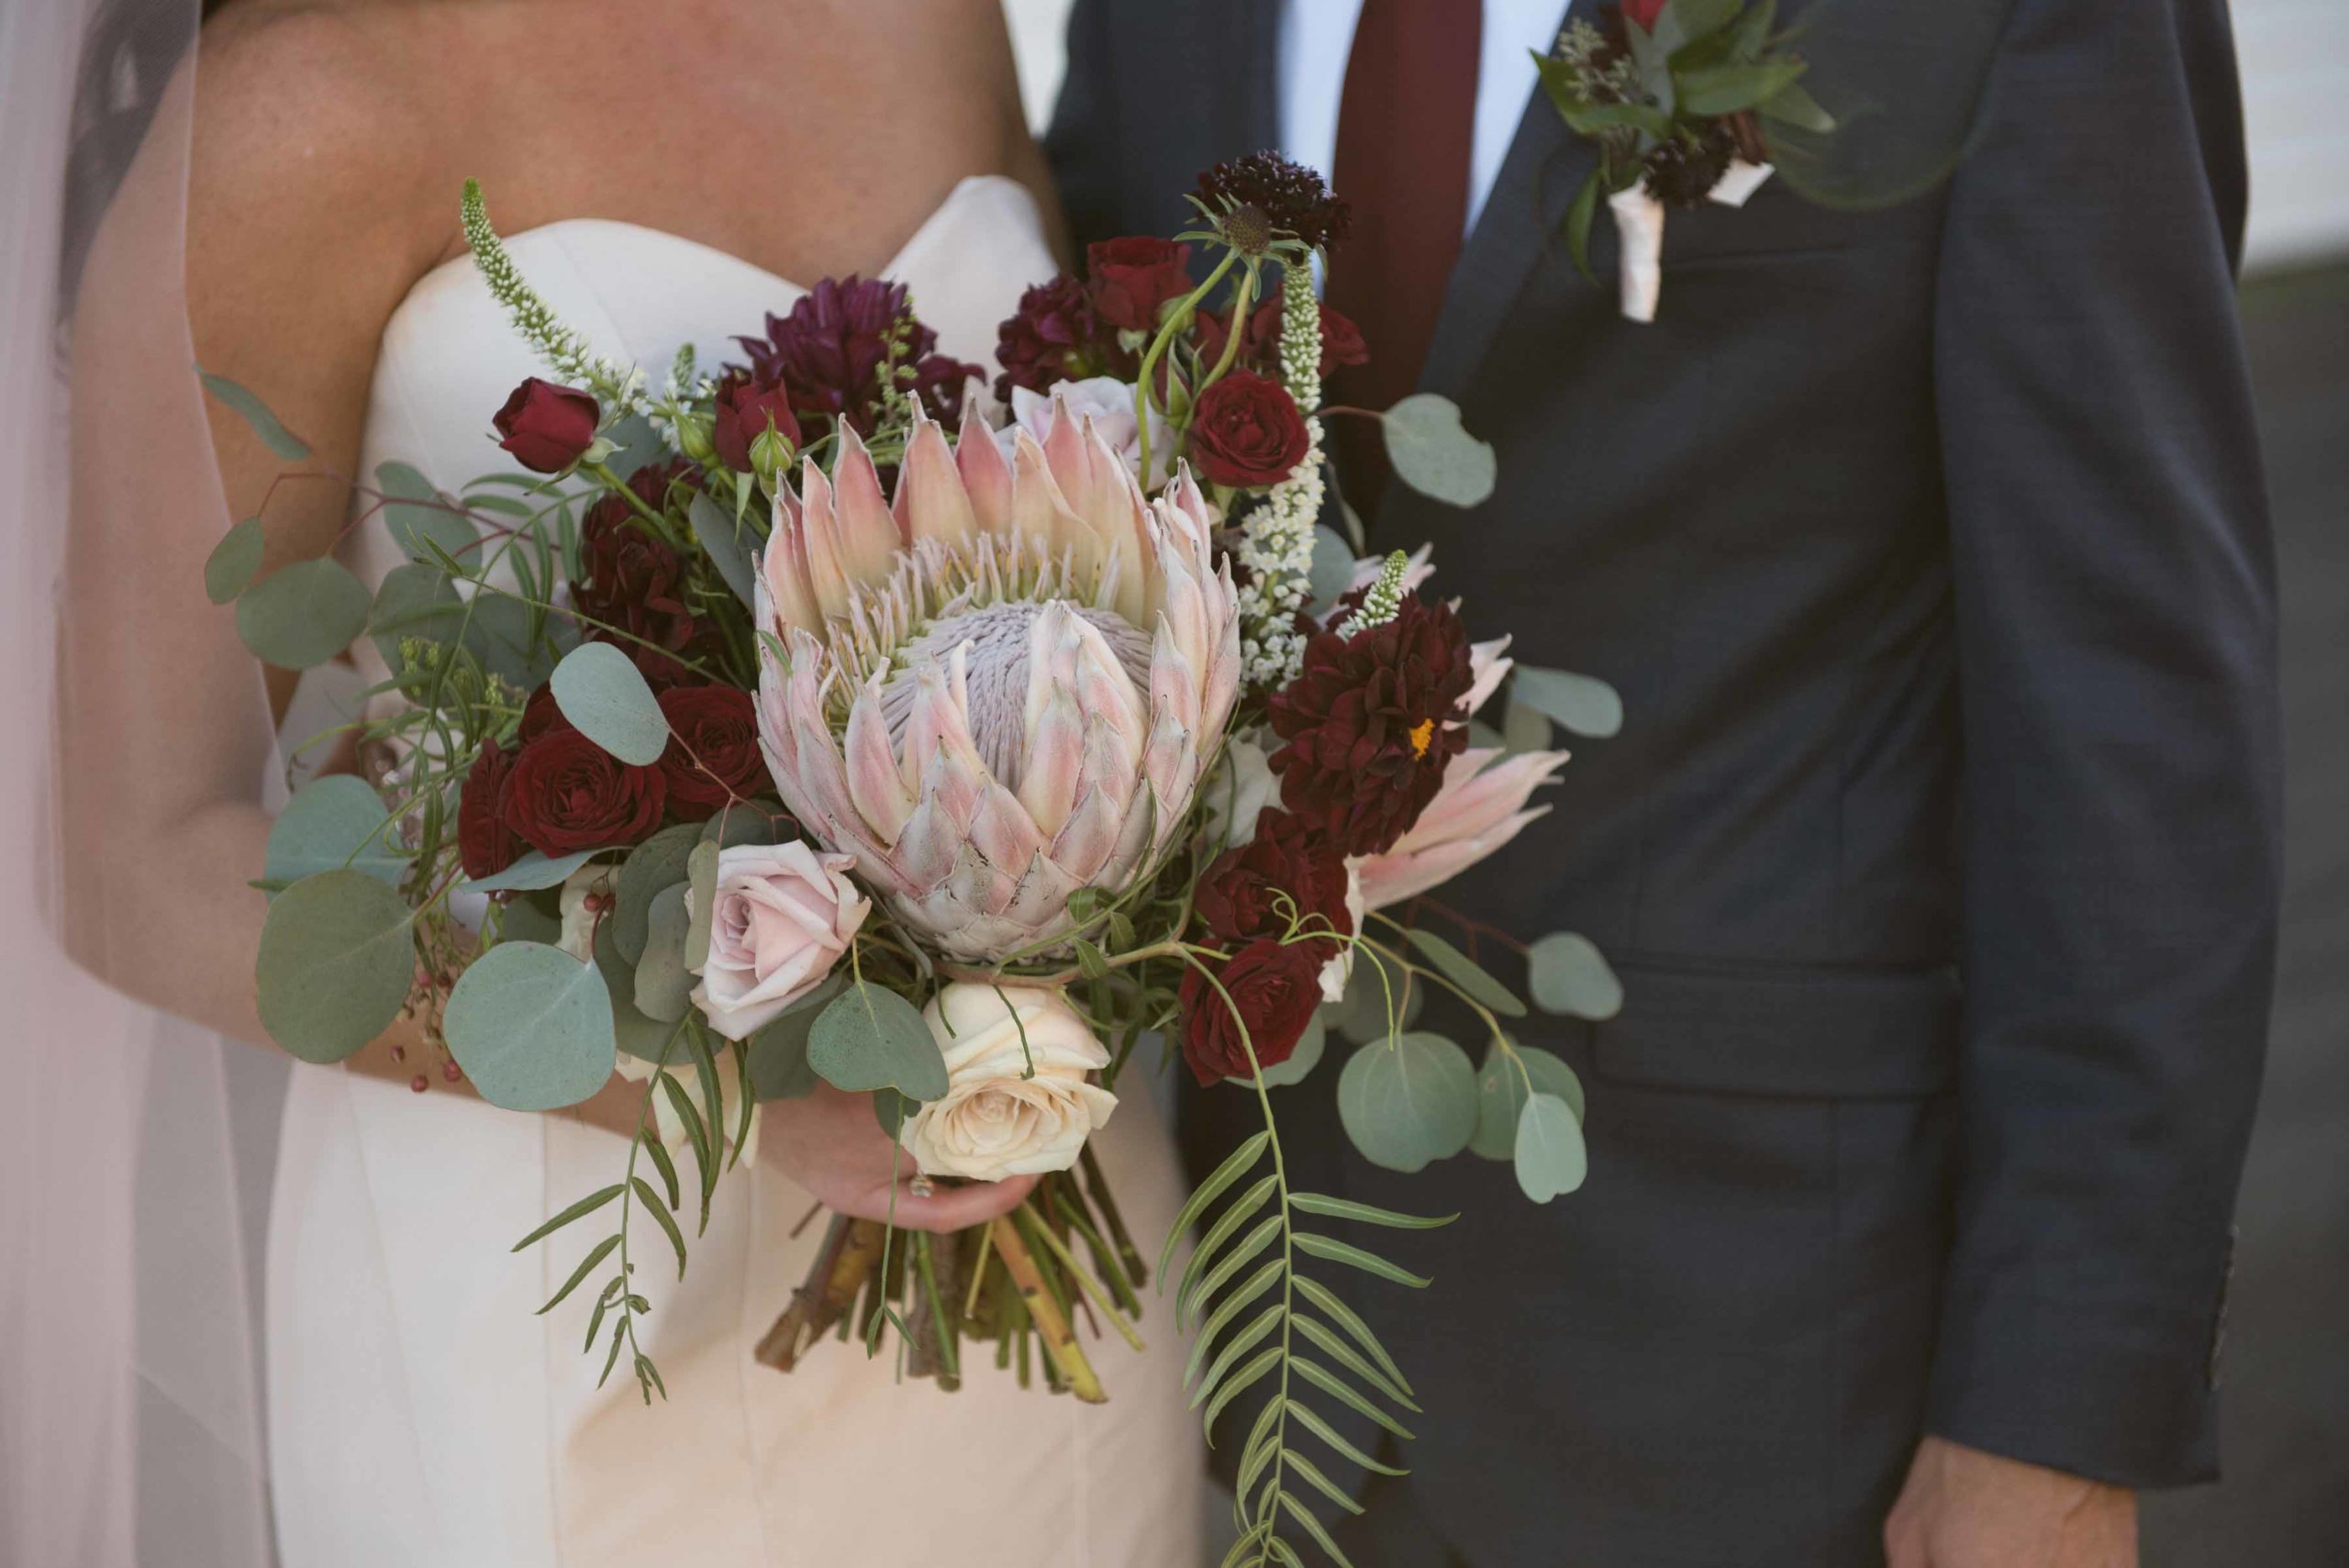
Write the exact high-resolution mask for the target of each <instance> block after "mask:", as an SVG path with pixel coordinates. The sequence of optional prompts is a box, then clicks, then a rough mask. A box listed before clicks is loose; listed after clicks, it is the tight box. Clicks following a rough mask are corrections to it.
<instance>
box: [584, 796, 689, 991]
mask: <svg viewBox="0 0 2349 1568" xmlns="http://www.w3.org/2000/svg"><path fill="white" fill-rule="evenodd" d="M699 842H701V827H700V825H699V824H698V823H693V822H680V823H677V824H676V825H674V827H668V828H662V829H661V830H660V831H659V832H658V833H655V834H653V835H652V837H651V838H650V839H647V840H644V842H642V843H641V844H639V845H638V846H637V847H636V848H634V849H633V850H630V851H629V852H628V858H627V859H626V860H624V861H622V862H620V872H619V875H618V878H616V879H615V880H614V882H613V884H612V892H613V895H614V896H615V898H616V899H617V900H618V903H617V905H616V906H615V907H614V908H613V910H612V915H611V918H610V919H608V920H607V921H606V922H605V924H606V925H607V926H609V927H610V928H611V931H612V942H613V945H614V946H615V947H617V948H618V950H619V955H620V957H622V958H623V959H626V960H627V961H628V963H629V967H630V968H634V967H635V965H636V962H637V961H638V960H639V959H640V958H642V957H643V956H644V920H645V916H646V914H647V912H648V911H650V910H651V907H652V898H653V895H655V894H657V893H660V892H661V891H662V890H663V889H664V888H669V887H674V886H677V885H679V884H683V883H684V882H685V875H686V872H685V862H686V858H687V857H688V856H690V855H691V854H692V853H693V851H694V846H695V845H696V844H697V843H699Z"/></svg>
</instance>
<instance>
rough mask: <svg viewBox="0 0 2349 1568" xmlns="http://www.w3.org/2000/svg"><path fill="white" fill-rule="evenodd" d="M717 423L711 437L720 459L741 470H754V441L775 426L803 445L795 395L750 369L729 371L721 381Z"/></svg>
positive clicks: (794, 444)
mask: <svg viewBox="0 0 2349 1568" xmlns="http://www.w3.org/2000/svg"><path fill="white" fill-rule="evenodd" d="M716 416H717V417H716V423H715V424H714V425H713V426H712V428H711V429H710V433H709V439H710V442H711V444H712V445H714V446H716V447H717V449H718V461H719V462H723V463H724V464H725V465H726V466H727V467H729V468H730V469H732V470H733V471H734V472H735V473H750V472H751V442H752V441H754V440H756V439H758V438H759V437H761V436H763V435H764V434H765V433H766V432H767V431H768V430H770V429H772V430H773V431H774V433H775V434H777V435H779V436H781V437H782V438H783V439H785V440H786V441H789V442H790V443H791V446H792V450H795V451H796V450H798V447H799V421H798V420H797V419H796V418H794V417H792V413H791V395H790V393H789V392H787V391H785V388H784V384H783V383H781V382H779V381H760V380H758V379H756V378H755V377H753V376H752V375H751V373H750V372H749V371H742V370H738V371H729V372H728V373H727V375H726V377H725V379H724V380H722V381H720V382H719V383H718V404H717V410H716Z"/></svg>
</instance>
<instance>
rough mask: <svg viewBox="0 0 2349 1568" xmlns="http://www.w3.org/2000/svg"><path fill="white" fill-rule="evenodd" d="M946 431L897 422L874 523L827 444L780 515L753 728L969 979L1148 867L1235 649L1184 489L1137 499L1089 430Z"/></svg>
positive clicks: (1220, 582) (860, 863)
mask: <svg viewBox="0 0 2349 1568" xmlns="http://www.w3.org/2000/svg"><path fill="white" fill-rule="evenodd" d="M841 449H842V450H841V456H840V460H839V462H837V463H836V464H835V466H834V472H833V473H832V474H831V476H830V477H829V478H827V477H826V475H825V474H824V473H822V472H821V471H820V470H819V469H818V468H816V467H815V466H814V465H813V464H812V463H811V464H809V465H807V467H806V469H805V470H804V472H803V474H802V477H801V481H800V486H799V489H798V491H797V492H796V494H795V493H793V492H792V491H790V490H788V489H786V490H785V492H784V494H783V495H782V496H781V497H780V498H779V500H778V501H777V504H776V506H775V509H774V532H773V535H772V537H771V538H770V539H769V540H768V544H767V550H766V552H765V554H764V556H763V559H762V561H761V563H760V571H759V587H758V599H759V604H758V618H759V624H760V626H761V627H762V628H763V629H764V630H766V631H768V632H771V633H773V634H774V643H773V644H764V643H763V648H762V652H761V671H760V679H759V733H760V740H761V743H762V745H763V747H764V749H765V751H766V756H767V763H768V766H769V768H770V769H771V771H772V772H773V773H774V779H775V784H776V787H777V789H778V790H780V791H781V793H782V795H783V797H784V801H785V804H786V805H788V806H790V807H791V809H792V811H793V812H794V814H796V816H797V817H798V818H799V820H800V823H801V825H802V826H803V827H804V828H806V829H807V831H808V832H809V833H810V834H812V835H813V836H814V837H815V838H817V839H818V840H820V841H821V842H822V843H823V844H824V845H825V846H826V847H827V848H829V849H832V850H836V851H841V852H844V853H848V854H852V855H854V856H855V857H856V861H857V870H858V872H859V873H860V874H861V875H862V876H863V878H864V880H865V882H866V884H868V885H869V886H871V887H872V888H873V889H874V892H875V893H877V894H878V895H880V896H881V897H882V898H883V899H884V900H885V902H886V903H887V905H888V906H889V907H890V909H891V910H892V911H893V912H894V913H895V914H896V917H898V919H899V920H901V921H902V922H904V923H905V924H906V925H907V927H909V928H910V929H912V930H913V932H914V933H915V934H916V935H918V937H920V938H921V939H922V940H924V941H925V942H926V943H928V944H929V945H930V946H931V947H932V948H934V949H935V950H936V951H939V952H941V953H942V954H944V955H945V956H946V957H948V958H950V959H953V960H957V961H961V962H973V963H984V962H993V961H995V960H997V959H1000V958H1003V957H1005V956H1007V955H1008V954H1010V953H1012V952H1015V951H1022V950H1031V951H1032V950H1035V949H1037V948H1038V947H1039V946H1040V945H1041V944H1048V943H1049V942H1050V941H1051V940H1052V938H1054V937H1056V936H1058V935H1060V934H1062V933H1063V932H1065V931H1066V930H1067V929H1069V926H1070V921H1069V918H1068V900H1069V897H1070V895H1072V894H1074V893H1075V892H1076V891H1077V890H1078V889H1079V888H1082V887H1098V888H1102V889H1104V890H1106V891H1108V892H1111V893H1116V892H1119V891H1122V890H1123V889H1124V888H1125V887H1126V886H1127V885H1128V884H1130V882H1131V881H1132V880H1133V879H1134V878H1135V877H1136V876H1137V875H1138V874H1140V873H1141V872H1142V871H1144V870H1145V869H1146V868H1147V867H1148V866H1149V865H1150V864H1151V863H1152V862H1153V861H1154V859H1155V852H1156V851H1158V850H1159V849H1160V848H1161V847H1163V845H1164V844H1165V843H1166V841H1167V840H1169V839H1170V838H1172V837H1173V836H1174V834H1175V832H1176V831H1177V829H1178V828H1180V827H1181V825H1182V821H1183V818H1184V816H1185V814H1186V812H1187V811H1188V809H1189V808H1190V806H1191V803H1192V799H1193V796H1194V795H1195V794H1196V793H1197V786H1198V782H1199V776H1200V774H1201V773H1202V772H1203V771H1204V770H1205V769H1206V768H1207V767H1208V766H1209V765H1210V764H1211V763H1212V762H1214V760H1215V757H1216V755H1217V752H1218V750H1219V746H1220V743H1221V740H1222V738H1223V733H1224V728H1225V726H1226V725H1227V724H1228V723H1229V721H1230V717H1231V708H1232V704H1233V701H1234V699H1235V697H1236V695H1237V694H1238V689H1239V670H1240V639H1239V619H1238V608H1237V602H1236V599H1235V595H1234V594H1233V590H1232V584H1231V580H1230V573H1229V571H1228V570H1223V569H1219V568H1218V567H1217V566H1216V565H1215V564H1214V562H1213V558H1212V550H1211V547H1210V544H1209V530H1210V528H1211V527H1212V524H1213V517H1212V515H1211V514H1210V513H1209V512H1208V506H1207V503H1206V500H1205V498H1204V497H1203V496H1202V495H1200V493H1199V491H1198V489H1197V486H1196V485H1195V484H1193V483H1192V482H1191V480H1190V478H1189V476H1188V474H1187V473H1185V474H1180V475H1178V476H1177V478H1176V480H1175V483H1174V484H1171V485H1169V486H1168V487H1167V490H1166V492H1165V493H1164V495H1162V496H1161V497H1160V498H1158V499H1157V500H1155V501H1151V500H1146V499H1145V498H1144V496H1143V495H1142V493H1141V489H1140V488H1139V487H1138V486H1137V485H1136V484H1135V483H1134V480H1133V477H1132V475H1131V474H1130V473H1128V472H1127V470H1126V467H1125V465H1124V463H1123V462H1120V461H1119V457H1118V455H1117V453H1116V452H1115V451H1113V450H1111V449H1110V448H1109V446H1108V443H1107V442H1106V441H1104V440H1103V439H1101V437H1100V436H1099V434H1098V433H1097V431H1095V430H1094V428H1093V427H1092V422H1091V421H1090V420H1089V419H1083V420H1080V419H1077V418H1073V417H1062V418H1057V419H1055V421H1054V423H1053V427H1052V434H1051V435H1050V436H1049V437H1048V438H1047V439H1046V440H1045V441H1044V442H1042V443H1041V444H1039V443H1038V442H1037V441H1036V440H1035V439H1033V438H1032V437H1030V436H1028V435H1027V434H1025V433H1024V432H1023V433H1022V434H1021V435H1020V436H1019V437H1018V438H1017V439H1015V441H1014V442H1013V444H1012V448H1011V450H1010V451H1009V453H1008V454H1007V453H1006V452H1004V451H1003V450H1000V449H999V448H998V446H997V445H996V441H995V439H993V438H992V436H991V434H990V432H989V431H988V430H987V428H986V425H985V421H984V420H983V419H980V418H979V417H976V415H975V413H974V414H972V415H970V416H967V417H965V419H964V421H963V436H962V438H961V439H959V440H958V441H957V442H956V443H954V445H952V447H950V446H949V444H948V442H947V439H946V436H945V433H944V432H943V431H942V430H941V428H940V427H939V426H938V425H937V424H936V423H934V422H932V421H930V420H929V419H927V418H924V417H919V416H918V415H917V420H916V424H915V428H914V432H913V435H912V437H911V439H909V440H908V441H907V446H906V451H905V455H904V459H903V462H902V463H901V465H900V468H899V473H898V478H897V484H896V497H895V500H894V504H892V503H891V502H889V501H885V499H884V497H883V494H882V486H881V481H880V477H879V474H878V473H877V472H876V470H875V468H874V463H873V461H872V458H871V456H870V455H869V454H868V453H867V452H866V450H865V449H864V447H863V443H862V442H860V441H859V440H858V439H857V438H856V434H855V432H854V431H852V430H850V429H848V428H845V427H843V428H842V429H841ZM778 645H779V646H778Z"/></svg>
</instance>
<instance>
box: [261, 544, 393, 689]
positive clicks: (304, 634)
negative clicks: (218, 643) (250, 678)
mask: <svg viewBox="0 0 2349 1568" xmlns="http://www.w3.org/2000/svg"><path fill="white" fill-rule="evenodd" d="M372 605H373V595H370V594H369V593H368V592H367V585H366V584H363V583H362V582H360V581H359V579H358V578H356V577H354V576H352V575H351V568H349V567H347V566H345V565H344V564H343V563H342V562H340V561H337V560H335V559H334V558H333V557H332V556H324V557H321V558H320V559H318V560H317V561H297V562H294V563H293V564H292V565H290V566H284V567H280V568H279V569H278V570H277V571H275V572H273V573H270V574H269V575H268V576H266V577H264V578H262V580H261V581H260V582H259V583H256V584H253V585H252V586H251V587H250V588H248V589H246V590H245V591H244V593H243V595H241V596H239V598H238V600H237V635H238V636H239V638H241V639H244V644H245V646H246V647H247V648H249V649H250V650H252V653H253V657H255V658H256V659H259V660H260V661H261V662H262V663H264V664H274V665H276V666H277V667H278V668H279V669H281V670H307V669H309V668H310V667H311V666H313V665H316V664H323V663H325V662H327V661H328V660H329V659H331V658H333V657H334V656H335V655H336V654H338V653H340V652H341V651H343V650H344V649H346V648H349V647H350V646H351V643H353V642H355V641H356V640H358V639H359V635H360V634H361V633H362V632H363V631H365V630H366V629H367V612H368V609H369V607H370V606H372Z"/></svg>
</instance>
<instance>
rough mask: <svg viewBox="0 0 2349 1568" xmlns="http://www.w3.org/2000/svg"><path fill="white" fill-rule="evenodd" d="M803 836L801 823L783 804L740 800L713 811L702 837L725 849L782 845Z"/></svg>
mask: <svg viewBox="0 0 2349 1568" xmlns="http://www.w3.org/2000/svg"><path fill="white" fill-rule="evenodd" d="M798 836H799V828H798V824H797V823H796V822H794V821H792V819H791V813H790V812H788V811H785V809H784V808H783V806H782V805H781V803H779V802H777V801H772V800H750V801H737V802H735V803H733V804H732V805H729V806H723V807H721V808H720V809H718V811H716V812H714V813H712V814H711V816H710V817H709V819H708V820H707V821H706V822H704V823H703V824H702V825H701V840H702V842H703V843H706V844H715V845H717V846H718V848H719V849H721V850H731V849H734V848H736V847H738V846H740V845H743V844H780V843H784V842H786V841H788V840H792V839H796V838H797V837H798Z"/></svg>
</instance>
